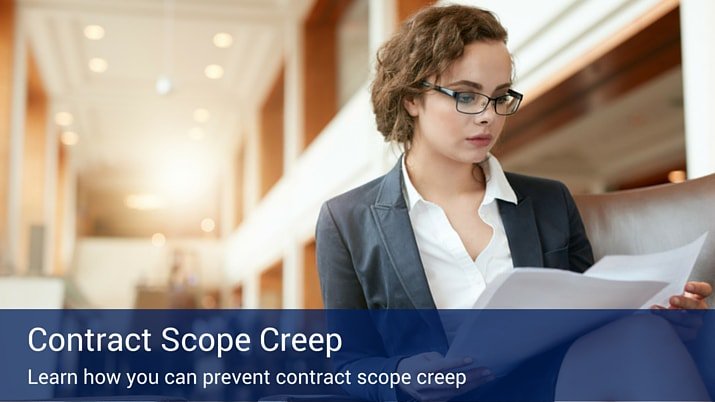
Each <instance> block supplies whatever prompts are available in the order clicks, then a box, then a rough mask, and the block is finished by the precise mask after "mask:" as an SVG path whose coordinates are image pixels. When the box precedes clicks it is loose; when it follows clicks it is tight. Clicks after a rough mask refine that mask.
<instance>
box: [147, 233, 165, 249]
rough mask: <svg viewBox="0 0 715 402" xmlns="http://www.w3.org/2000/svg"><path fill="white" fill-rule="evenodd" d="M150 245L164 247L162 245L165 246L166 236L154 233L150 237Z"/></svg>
mask: <svg viewBox="0 0 715 402" xmlns="http://www.w3.org/2000/svg"><path fill="white" fill-rule="evenodd" d="M151 244H153V245H154V247H162V246H164V244H166V236H164V234H163V233H154V234H153V235H152V236H151Z"/></svg>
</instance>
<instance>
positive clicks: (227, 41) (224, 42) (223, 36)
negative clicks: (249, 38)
mask: <svg viewBox="0 0 715 402" xmlns="http://www.w3.org/2000/svg"><path fill="white" fill-rule="evenodd" d="M213 42H214V46H216V47H220V48H227V47H231V45H232V44H233V36H231V34H228V33H226V32H219V33H217V34H216V35H214V39H213Z"/></svg>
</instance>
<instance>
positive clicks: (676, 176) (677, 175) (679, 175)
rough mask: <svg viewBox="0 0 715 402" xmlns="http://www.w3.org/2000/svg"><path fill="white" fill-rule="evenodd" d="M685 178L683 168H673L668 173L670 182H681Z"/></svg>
mask: <svg viewBox="0 0 715 402" xmlns="http://www.w3.org/2000/svg"><path fill="white" fill-rule="evenodd" d="M686 179H687V175H686V174H685V171H684V170H673V171H672V172H670V173H668V181H670V182H671V183H682V182H684V181H685V180H686Z"/></svg>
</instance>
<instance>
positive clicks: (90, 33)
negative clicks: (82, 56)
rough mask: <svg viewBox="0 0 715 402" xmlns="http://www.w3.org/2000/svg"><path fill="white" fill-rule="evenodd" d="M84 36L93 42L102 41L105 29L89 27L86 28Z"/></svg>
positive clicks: (97, 26)
mask: <svg viewBox="0 0 715 402" xmlns="http://www.w3.org/2000/svg"><path fill="white" fill-rule="evenodd" d="M84 36H85V37H86V38H87V39H91V40H100V39H102V38H104V28H102V27H101V26H99V25H87V26H86V27H84Z"/></svg>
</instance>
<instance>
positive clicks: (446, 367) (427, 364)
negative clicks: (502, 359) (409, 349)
mask: <svg viewBox="0 0 715 402" xmlns="http://www.w3.org/2000/svg"><path fill="white" fill-rule="evenodd" d="M397 371H398V372H399V373H401V374H404V373H409V374H410V378H411V381H410V383H409V384H401V385H400V388H401V389H402V391H404V392H406V393H407V394H409V395H410V396H412V397H413V398H414V399H415V400H417V401H448V400H450V399H452V398H454V397H456V396H457V395H460V394H463V393H466V392H469V391H471V390H473V389H475V388H477V387H479V386H480V385H483V384H485V383H487V382H489V381H491V380H493V379H494V376H493V375H492V373H491V372H490V371H489V369H487V368H485V367H474V363H473V361H472V359H471V358H469V357H466V358H459V359H458V358H446V357H444V356H442V355H441V354H439V353H437V352H427V353H420V354H418V355H414V356H410V357H406V358H404V359H402V360H400V363H399V364H398V365H397ZM438 372H441V373H448V372H454V373H456V372H461V373H464V374H466V383H465V384H464V385H462V386H460V387H459V388H457V387H456V386H455V385H454V384H419V383H417V374H419V373H438Z"/></svg>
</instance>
